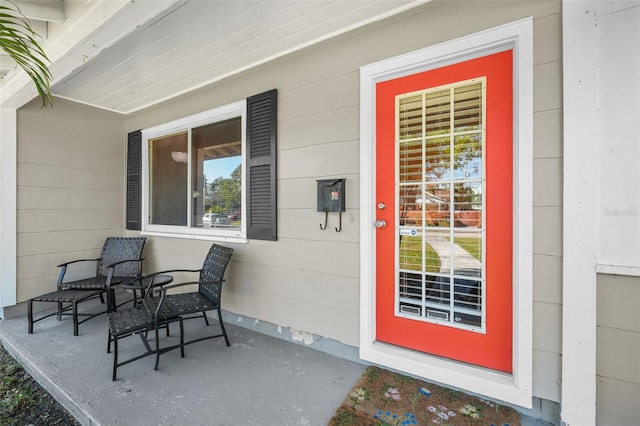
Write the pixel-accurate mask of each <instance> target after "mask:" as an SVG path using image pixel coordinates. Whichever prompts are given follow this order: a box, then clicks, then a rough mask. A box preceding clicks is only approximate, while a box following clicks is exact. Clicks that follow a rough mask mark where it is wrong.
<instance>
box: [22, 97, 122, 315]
mask: <svg viewBox="0 0 640 426" xmlns="http://www.w3.org/2000/svg"><path fill="white" fill-rule="evenodd" d="M17 126H18V152H17V157H18V165H17V175H18V176H17V186H18V188H17V210H18V211H17V231H18V232H17V255H18V259H17V262H18V263H17V286H18V287H17V300H18V302H22V301H25V300H27V299H29V298H31V297H33V296H36V295H39V294H43V293H48V292H50V291H53V290H55V289H56V280H57V277H58V273H59V272H60V270H59V268H57V267H56V265H58V264H60V263H62V262H65V261H69V260H73V259H88V258H96V257H98V256H99V254H100V250H101V249H102V246H103V244H104V240H105V238H106V237H107V236H120V235H123V226H122V223H123V222H122V221H123V209H124V202H123V200H124V149H125V145H124V144H123V138H122V129H123V126H124V119H123V117H122V116H120V115H117V114H111V113H107V112H104V111H101V110H96V109H92V108H87V107H85V106H81V105H77V104H74V103H71V102H67V101H65V100H62V99H56V101H55V106H54V107H53V108H41V107H40V101H39V100H34V101H32V102H30V103H29V104H28V105H26V106H25V107H23V108H21V109H20V110H19V111H18V123H17ZM70 272H72V271H70ZM92 273H95V264H91V263H85V264H78V265H77V267H74V271H73V273H72V275H71V277H73V276H80V275H85V276H86V274H92Z"/></svg>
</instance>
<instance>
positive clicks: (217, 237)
mask: <svg viewBox="0 0 640 426" xmlns="http://www.w3.org/2000/svg"><path fill="white" fill-rule="evenodd" d="M140 235H143V236H148V237H166V238H182V239H185V240H205V241H220V242H227V243H238V244H247V243H248V242H249V240H248V239H247V238H242V237H225V236H223V235H195V234H183V233H175V232H159V231H142V232H140Z"/></svg>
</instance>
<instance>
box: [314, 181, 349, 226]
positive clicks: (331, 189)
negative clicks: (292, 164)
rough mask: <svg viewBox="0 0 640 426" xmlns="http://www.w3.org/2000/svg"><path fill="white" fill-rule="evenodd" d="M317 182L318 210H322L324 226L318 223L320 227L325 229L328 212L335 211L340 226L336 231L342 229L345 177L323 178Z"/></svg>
mask: <svg viewBox="0 0 640 426" xmlns="http://www.w3.org/2000/svg"><path fill="white" fill-rule="evenodd" d="M316 182H317V183H318V211H319V212H324V215H325V216H324V226H323V225H322V224H320V229H322V230H325V229H327V218H328V216H329V212H337V213H338V215H339V220H340V226H339V227H338V228H336V231H337V232H340V231H341V230H342V212H343V211H345V207H346V206H345V199H346V197H345V183H344V182H345V179H323V180H318V181H316Z"/></svg>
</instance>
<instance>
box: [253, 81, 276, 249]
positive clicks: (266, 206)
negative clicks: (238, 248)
mask: <svg viewBox="0 0 640 426" xmlns="http://www.w3.org/2000/svg"><path fill="white" fill-rule="evenodd" d="M277 104H278V91H277V90H276V89H273V90H270V91H268V92H264V93H261V94H259V95H255V96H251V97H249V98H247V153H248V155H247V168H248V173H247V188H248V194H247V237H248V238H251V239H258V240H273V241H275V240H276V239H277V236H278V234H277V217H276V201H277V198H276V186H277V184H276V143H277V118H278V116H277Z"/></svg>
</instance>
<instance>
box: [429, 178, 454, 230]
mask: <svg viewBox="0 0 640 426" xmlns="http://www.w3.org/2000/svg"><path fill="white" fill-rule="evenodd" d="M424 207H425V210H426V213H425V222H426V226H429V227H437V228H448V227H449V226H451V209H450V207H451V185H450V184H448V183H427V184H425V194H424Z"/></svg>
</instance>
